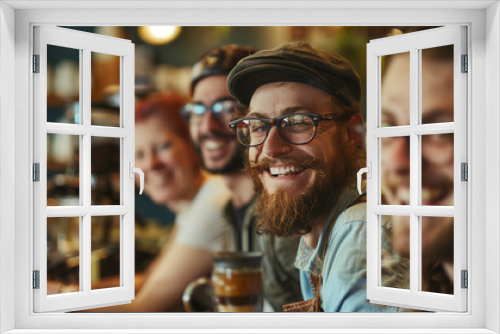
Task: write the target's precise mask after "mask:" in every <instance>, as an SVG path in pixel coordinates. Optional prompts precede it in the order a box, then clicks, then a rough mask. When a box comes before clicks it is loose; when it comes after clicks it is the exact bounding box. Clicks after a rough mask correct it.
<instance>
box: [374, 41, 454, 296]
mask: <svg viewBox="0 0 500 334" xmlns="http://www.w3.org/2000/svg"><path fill="white" fill-rule="evenodd" d="M453 85H454V80H453V46H451V45H450V46H444V47H438V48H432V49H426V50H423V51H422V86H421V87H422V100H421V101H422V124H428V123H442V122H453ZM381 100H382V101H381V103H382V126H399V125H409V124H410V111H409V107H410V56H409V54H408V53H403V54H397V55H391V56H387V57H386V68H385V69H384V74H383V79H382V93H381ZM453 147H454V145H453V133H451V134H438V135H427V136H422V192H421V193H422V195H421V196H422V205H432V206H436V205H439V206H453V205H454V203H453V196H454V191H453V173H454V171H453V169H454V164H453ZM381 154H382V155H381V157H382V168H381V170H382V182H383V186H384V195H385V198H386V201H387V204H393V205H409V201H410V142H409V138H405V137H393V138H384V139H382V153H381ZM393 224H394V237H393V238H394V248H395V249H396V250H397V251H398V252H399V253H400V254H401V255H403V256H407V257H409V255H410V217H408V216H393ZM422 278H423V279H422V290H423V291H430V292H440V293H449V294H453V218H452V217H422Z"/></svg>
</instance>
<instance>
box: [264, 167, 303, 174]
mask: <svg viewBox="0 0 500 334" xmlns="http://www.w3.org/2000/svg"><path fill="white" fill-rule="evenodd" d="M300 171H301V169H300V168H299V167H294V166H293V165H288V166H286V167H269V173H271V175H273V176H284V175H288V174H295V173H298V172H300Z"/></svg>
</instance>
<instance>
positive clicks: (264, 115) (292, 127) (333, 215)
mask: <svg viewBox="0 0 500 334" xmlns="http://www.w3.org/2000/svg"><path fill="white" fill-rule="evenodd" d="M228 89H229V92H230V93H231V95H232V96H234V97H235V98H236V99H237V100H238V101H239V102H240V103H241V104H243V105H245V106H248V109H246V110H242V111H240V112H239V115H238V116H237V118H236V120H235V121H232V122H231V127H232V128H233V129H234V130H235V132H236V135H237V138H238V140H239V142H240V143H241V144H243V145H245V146H247V147H249V149H248V170H249V171H250V175H251V177H252V180H253V182H254V183H255V188H256V190H257V193H258V194H260V200H259V202H258V204H257V207H256V215H257V222H256V223H257V228H258V229H259V230H260V231H261V232H263V233H267V234H270V235H275V236H280V237H287V236H301V240H300V245H299V249H298V252H297V254H296V260H295V265H296V267H297V268H299V269H300V274H301V275H300V279H301V280H300V283H301V289H302V294H303V297H304V299H305V300H304V301H302V302H297V303H293V304H289V305H286V306H285V307H284V310H285V311H296V312H311V311H315V312H318V311H325V312H379V311H383V312H386V311H398V310H399V309H397V308H395V307H390V306H384V305H376V304H371V303H370V302H369V301H368V300H367V299H366V251H367V250H366V201H365V198H364V196H363V195H361V196H360V195H359V194H358V192H357V190H356V172H357V171H358V170H359V168H360V167H361V166H364V165H365V164H366V155H365V151H364V148H363V147H364V145H363V142H364V135H363V119H362V116H361V113H360V107H359V103H360V99H361V82H360V78H359V75H358V74H357V73H356V72H355V70H354V68H353V67H352V65H351V64H350V63H349V61H348V60H347V59H345V58H343V57H341V56H339V55H337V54H334V53H329V52H325V51H321V50H316V49H314V48H312V47H311V46H310V45H308V44H306V43H302V42H299V43H291V44H284V45H280V46H278V47H275V48H273V49H270V50H265V51H260V52H257V53H255V54H253V55H251V56H249V57H246V58H245V59H243V60H242V61H240V62H239V63H238V64H237V65H236V66H235V67H234V69H233V70H232V71H231V73H230V74H229V77H228ZM390 229H391V227H390V226H389V225H387V224H385V223H384V225H383V229H382V246H383V249H382V256H383V259H382V262H383V263H384V264H385V266H387V268H385V269H387V270H383V272H382V283H383V285H384V286H391V287H396V288H399V287H402V284H403V279H402V278H403V277H404V275H406V274H407V268H406V267H405V266H404V264H402V263H400V262H399V256H397V254H396V253H395V252H393V250H392V245H391V239H390V234H391V231H390Z"/></svg>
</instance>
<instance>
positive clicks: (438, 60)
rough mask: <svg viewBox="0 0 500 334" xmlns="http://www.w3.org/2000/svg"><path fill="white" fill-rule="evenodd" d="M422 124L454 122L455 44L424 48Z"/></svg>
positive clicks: (422, 59) (422, 65) (422, 58)
mask: <svg viewBox="0 0 500 334" xmlns="http://www.w3.org/2000/svg"><path fill="white" fill-rule="evenodd" d="M421 61H422V64H421V71H422V103H421V106H422V114H421V117H422V124H429V123H443V122H453V114H454V112H453V84H454V82H453V45H447V46H440V47H437V48H430V49H423V50H422V57H421Z"/></svg>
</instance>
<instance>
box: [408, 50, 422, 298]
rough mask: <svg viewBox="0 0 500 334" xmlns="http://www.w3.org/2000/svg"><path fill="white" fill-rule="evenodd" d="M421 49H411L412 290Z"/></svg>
mask: <svg viewBox="0 0 500 334" xmlns="http://www.w3.org/2000/svg"><path fill="white" fill-rule="evenodd" d="M419 63H420V62H419V51H418V50H417V49H411V50H410V128H411V132H410V211H411V212H410V259H411V261H410V291H411V293H412V294H414V293H416V292H417V291H419V286H420V284H419V282H420V265H419V263H420V256H419V253H420V252H419V250H420V241H419V239H420V238H419V234H420V233H419V217H418V216H416V215H415V214H414V209H415V208H416V206H417V205H418V199H419V193H420V189H419V188H420V182H419V181H420V168H419V160H420V155H419V152H420V150H419V146H420V145H419V142H418V141H419V137H418V135H416V134H415V132H414V129H415V127H416V126H417V125H418V123H419V118H418V116H419V110H420V70H419Z"/></svg>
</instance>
